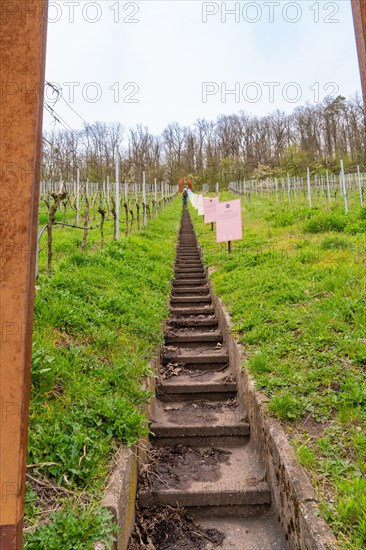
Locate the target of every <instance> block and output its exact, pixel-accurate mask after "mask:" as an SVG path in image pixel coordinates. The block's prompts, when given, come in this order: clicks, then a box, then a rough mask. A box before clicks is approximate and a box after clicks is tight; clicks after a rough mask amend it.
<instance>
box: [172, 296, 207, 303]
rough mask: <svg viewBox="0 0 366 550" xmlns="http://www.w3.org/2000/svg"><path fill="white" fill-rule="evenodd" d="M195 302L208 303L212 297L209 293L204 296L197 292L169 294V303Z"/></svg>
mask: <svg viewBox="0 0 366 550" xmlns="http://www.w3.org/2000/svg"><path fill="white" fill-rule="evenodd" d="M196 302H200V303H201V304H208V303H210V302H212V298H211V296H210V294H208V295H207V296H204V295H202V294H198V295H197V296H193V295H191V296H174V295H173V296H171V298H170V303H171V304H194V303H196Z"/></svg>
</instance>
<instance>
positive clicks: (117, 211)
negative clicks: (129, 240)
mask: <svg viewBox="0 0 366 550" xmlns="http://www.w3.org/2000/svg"><path fill="white" fill-rule="evenodd" d="M119 202H120V196H119V156H118V153H117V156H116V218H117V219H116V227H115V234H114V239H115V240H116V241H119Z"/></svg>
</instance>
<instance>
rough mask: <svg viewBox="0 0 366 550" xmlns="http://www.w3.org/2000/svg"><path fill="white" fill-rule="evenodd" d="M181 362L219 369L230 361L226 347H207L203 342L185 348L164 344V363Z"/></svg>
mask: <svg viewBox="0 0 366 550" xmlns="http://www.w3.org/2000/svg"><path fill="white" fill-rule="evenodd" d="M168 363H179V364H180V365H186V366H187V367H188V368H189V367H191V368H201V365H202V368H204V369H207V370H209V369H213V370H215V369H217V368H220V367H221V366H222V365H226V364H228V363H229V354H228V353H227V350H226V349H225V348H220V349H216V348H212V347H211V346H207V347H205V345H204V344H201V346H200V347H197V348H189V347H188V348H184V347H177V346H171V345H169V346H164V348H163V351H162V364H163V365H167V364H168Z"/></svg>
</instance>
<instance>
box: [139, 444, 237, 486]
mask: <svg viewBox="0 0 366 550" xmlns="http://www.w3.org/2000/svg"><path fill="white" fill-rule="evenodd" d="M148 454H149V462H148V463H147V464H145V465H144V466H143V467H142V469H141V474H140V482H141V485H142V487H144V488H145V489H149V490H150V491H157V490H159V489H164V488H165V489H185V488H188V487H189V486H190V485H191V482H192V481H202V482H204V481H217V480H218V479H219V478H220V464H222V463H226V462H228V460H229V459H230V455H231V452H230V451H227V450H225V449H216V448H210V449H192V448H190V447H185V446H183V445H177V446H176V447H173V448H171V447H162V448H152V449H150V450H149V453H148Z"/></svg>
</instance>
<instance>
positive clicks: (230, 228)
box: [216, 199, 243, 254]
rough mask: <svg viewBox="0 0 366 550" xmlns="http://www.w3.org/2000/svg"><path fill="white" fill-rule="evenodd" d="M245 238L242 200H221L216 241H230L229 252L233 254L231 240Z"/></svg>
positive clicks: (218, 210) (217, 212)
mask: <svg viewBox="0 0 366 550" xmlns="http://www.w3.org/2000/svg"><path fill="white" fill-rule="evenodd" d="M242 238H243V229H242V221H241V201H240V199H236V200H233V201H228V202H221V203H219V204H217V206H216V241H217V242H218V243H224V242H227V243H228V253H229V254H231V242H232V241H240V240H241V239H242Z"/></svg>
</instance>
